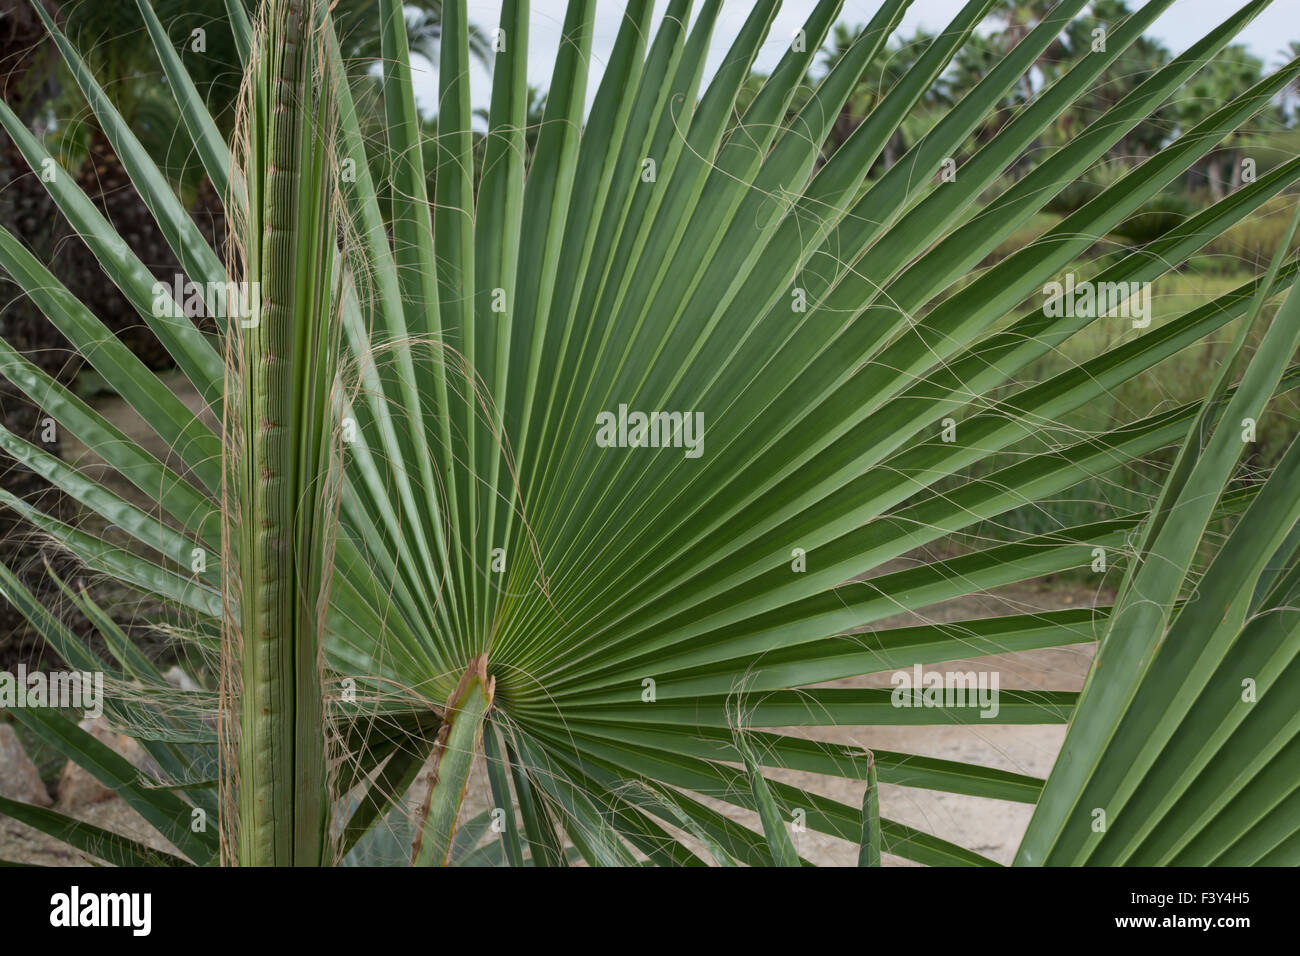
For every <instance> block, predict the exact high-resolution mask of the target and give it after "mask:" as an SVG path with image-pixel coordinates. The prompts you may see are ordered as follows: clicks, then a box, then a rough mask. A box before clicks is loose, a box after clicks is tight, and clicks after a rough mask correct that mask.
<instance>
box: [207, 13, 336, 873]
mask: <svg viewBox="0 0 1300 956" xmlns="http://www.w3.org/2000/svg"><path fill="white" fill-rule="evenodd" d="M320 7H321V0H268V3H267V4H266V6H265V7H264V17H265V20H264V22H263V24H262V28H261V30H260V31H259V36H260V40H261V45H260V47H259V48H258V51H257V53H256V57H257V59H256V62H255V64H254V70H253V74H252V83H251V87H250V89H249V90H248V92H247V96H248V97H249V101H248V130H247V155H246V156H244V157H242V159H243V163H244V169H245V170H246V175H247V182H248V197H249V211H248V216H247V220H246V227H245V229H244V231H243V246H244V254H245V257H246V264H247V278H248V280H249V282H250V283H257V284H256V285H253V286H252V289H253V290H255V292H254V295H253V296H252V297H251V298H252V301H255V302H258V303H260V309H259V311H258V313H257V314H255V315H241V316H240V317H239V318H240V321H239V322H235V321H232V323H231V325H232V329H236V330H238V329H240V326H241V325H242V326H244V327H243V328H242V330H241V338H242V342H241V345H242V348H241V356H240V357H241V359H242V368H241V370H240V374H239V376H238V382H239V388H240V393H239V396H238V399H239V412H238V413H237V414H238V416H239V417H238V422H239V425H240V429H239V432H238V433H237V434H235V435H233V436H228V438H227V446H228V451H227V453H228V454H231V455H236V456H237V457H238V460H237V462H235V463H234V466H233V467H232V468H231V469H230V470H229V471H228V478H227V482H228V488H229V486H230V485H231V484H233V485H234V488H235V489H236V493H237V501H236V504H237V507H234V508H228V509H227V515H228V520H229V521H230V522H232V526H231V527H230V528H229V533H228V535H227V540H228V541H237V542H238V548H239V551H238V574H239V577H238V585H239V593H240V603H239V615H238V632H239V650H240V655H239V668H240V674H241V681H242V689H241V694H242V696H241V702H240V704H241V706H240V710H239V723H240V728H239V732H240V737H239V761H238V763H239V790H238V792H239V843H238V846H239V862H240V863H241V865H277V866H286V865H298V866H304V865H305V866H313V865H319V864H321V863H322V862H323V861H324V858H325V855H326V825H327V818H328V814H327V812H326V807H327V802H326V796H325V795H326V778H325V752H324V749H325V746H324V740H325V733H324V702H323V694H322V686H321V673H320V661H319V656H320V648H321V634H322V632H323V630H324V611H325V608H326V598H327V595H328V582H329V577H330V574H329V571H330V568H331V567H332V557H331V554H332V538H331V537H329V536H328V534H327V529H329V528H331V527H332V526H333V522H334V515H333V509H332V506H331V504H330V502H331V494H330V491H331V489H332V488H333V487H334V486H335V483H336V482H335V476H336V471H337V469H336V466H335V464H334V459H335V454H334V452H335V449H334V447H333V442H334V437H335V435H336V434H337V433H336V429H335V428H334V427H333V418H334V412H333V404H332V401H333V386H334V377H335V370H336V367H337V355H338V335H337V323H336V321H335V316H334V304H333V298H334V297H333V295H332V290H331V283H330V276H331V274H332V272H333V270H334V252H335V238H334V237H335V232H336V217H335V212H334V205H333V191H334V182H333V172H332V170H333V159H332V155H331V153H332V147H331V143H330V141H329V136H328V130H329V129H330V126H329V119H330V112H329V105H330V101H329V89H330V84H329V82H328V81H327V79H326V78H325V77H323V75H322V73H323V69H324V63H323V57H321V56H320V53H319V50H318V42H319V38H318V31H317V29H316V26H317V25H318V23H319V22H320V16H321V9H320ZM227 563H229V562H227ZM227 623H228V625H233V624H234V622H233V621H228V622H227ZM232 637H233V635H232ZM232 643H233V642H232ZM229 646H231V644H228V647H229Z"/></svg>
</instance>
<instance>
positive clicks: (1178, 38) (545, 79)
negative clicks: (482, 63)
mask: <svg viewBox="0 0 1300 956" xmlns="http://www.w3.org/2000/svg"><path fill="white" fill-rule="evenodd" d="M1241 2H1242V0H1174V2H1173V3H1172V4H1171V5H1170V8H1169V9H1168V10H1167V11H1165V13H1164V14H1163V15H1162V16H1161V17H1160V18H1159V19H1158V20H1156V22H1155V25H1154V27H1153V28H1152V29H1151V30H1150V31H1149V32H1150V33H1151V34H1153V35H1154V36H1156V37H1158V38H1159V39H1160V40H1161V41H1162V42H1163V43H1164V44H1165V45H1166V46H1167V47H1169V48H1170V49H1171V50H1173V51H1174V52H1175V53H1178V52H1181V51H1182V50H1184V49H1185V48H1186V47H1188V46H1190V45H1191V44H1192V43H1194V42H1196V41H1197V40H1198V39H1200V38H1201V37H1202V36H1203V35H1204V34H1205V33H1207V32H1209V31H1210V29H1212V28H1213V27H1214V26H1215V25H1217V24H1218V23H1220V22H1222V21H1223V20H1224V19H1226V18H1227V17H1228V15H1229V13H1230V12H1231V11H1232V10H1235V9H1236V8H1238V7H1239V6H1241ZM963 4H964V0H914V2H913V3H912V6H911V8H910V9H909V10H908V12H907V15H906V16H905V17H904V18H903V23H902V27H901V28H900V29H901V31H902V32H904V33H911V32H912V31H913V30H915V29H916V28H917V27H924V28H925V29H926V30H929V31H931V32H937V31H939V30H941V29H942V28H943V27H945V26H947V25H948V23H949V22H950V21H951V20H952V18H953V17H954V16H955V15H956V14H957V12H958V11H959V10H960V9H961V7H962V6H963ZM566 6H567V2H566V0H533V3H532V19H531V28H530V29H531V36H530V38H529V46H530V54H529V70H528V77H529V82H530V83H532V84H533V85H534V86H539V87H542V88H543V89H545V88H546V87H548V86H550V73H551V67H552V65H553V62H554V56H555V50H556V47H557V46H558V43H559V37H560V30H561V27H562V25H563V20H564V10H565V8H566ZM667 6H668V4H667V0H658V2H657V3H656V4H655V8H656V10H655V13H656V17H655V22H656V24H657V22H658V19H659V18H660V17H662V15H663V11H664V10H665V9H666V8H667ZM695 6H696V7H698V6H699V4H698V3H697V4H696V5H695ZM813 6H814V4H813V2H812V0H785V3H783V4H782V5H781V9H780V11H779V12H778V13H777V16H776V21H775V23H774V24H773V27H772V30H771V33H770V35H769V37H770V38H769V40H768V42H767V44H766V45H765V46H764V48H763V49H762V51H761V52H760V53H759V57H758V61H757V64H756V65H757V68H758V69H760V70H764V71H766V70H769V69H771V68H772V67H773V66H774V65H775V64H776V62H777V61H778V60H779V59H780V57H781V53H782V52H783V50H784V48H785V44H786V43H788V41H789V38H790V35H791V34H792V33H793V32H794V31H795V30H796V29H797V28H798V27H800V26H801V25H802V24H803V22H804V20H805V19H806V18H807V16H808V13H809V12H810V11H811V10H812V8H813ZM878 6H879V3H878V2H876V0H845V3H844V9H843V12H842V14H841V16H840V20H841V22H843V23H846V24H853V25H856V24H862V23H866V22H867V21H868V20H870V19H871V16H872V15H873V14H874V13H875V11H876V9H877V7H878ZM1130 6H1131V7H1133V8H1135V9H1136V8H1137V7H1139V6H1140V3H1139V2H1131V3H1130ZM751 7H752V4H751V3H749V2H746V0H725V2H724V3H723V5H722V13H721V15H720V16H719V18H718V24H717V27H716V29H715V30H714V33H713V44H712V53H711V55H710V60H709V69H708V74H706V75H711V74H712V71H713V70H714V69H716V68H717V66H718V64H719V63H720V62H721V60H722V56H723V54H724V53H725V51H726V48H727V46H728V45H729V44H730V42H731V40H732V39H733V38H734V37H735V35H736V33H737V31H738V30H739V29H740V25H741V24H742V23H743V22H744V20H745V17H746V15H747V14H748V13H749V11H750V9H751ZM623 9H624V4H623V3H620V2H618V0H597V3H596V32H595V37H594V39H593V42H592V68H591V78H590V81H589V84H588V103H590V101H591V99H592V98H593V97H594V96H595V89H596V82H597V81H598V80H599V78H600V73H601V71H602V68H603V65H604V62H605V58H606V57H607V56H608V55H609V51H610V50H611V48H612V47H613V45H614V38H615V36H616V34H617V32H618V27H619V22H620V19H621V13H622V11H623ZM500 12H501V3H500V0H469V16H470V22H471V23H474V24H477V25H478V26H479V27H480V28H482V29H483V31H484V32H485V33H488V34H491V32H492V30H493V29H495V27H496V26H497V24H498V22H499V20H500ZM1238 40H1239V41H1240V42H1243V43H1245V44H1246V45H1247V46H1248V47H1250V49H1251V50H1252V51H1253V52H1254V53H1255V55H1257V56H1259V57H1261V58H1263V60H1264V62H1265V63H1266V64H1267V65H1269V66H1277V65H1280V64H1281V62H1282V56H1281V51H1282V50H1283V48H1284V47H1285V46H1286V43H1287V41H1290V40H1300V0H1274V3H1273V5H1272V6H1271V7H1270V8H1268V9H1267V10H1266V11H1265V12H1264V13H1262V14H1260V15H1259V16H1258V17H1257V18H1256V19H1255V20H1254V22H1252V23H1251V24H1250V25H1249V26H1248V27H1246V29H1245V30H1243V31H1242V32H1241V33H1240V34H1239V35H1238ZM426 67H427V64H426ZM471 88H472V90H473V100H474V105H475V106H476V107H485V106H487V104H488V96H489V78H488V73H487V71H486V70H485V69H483V68H481V67H478V66H476V67H475V68H474V72H473V75H472V77H471ZM416 91H417V97H418V98H419V100H420V105H421V109H422V110H425V111H427V112H429V113H433V112H435V111H436V107H435V104H436V98H437V77H436V74H435V73H434V71H433V70H431V69H427V68H426V69H425V70H423V71H422V75H420V76H417V77H416Z"/></svg>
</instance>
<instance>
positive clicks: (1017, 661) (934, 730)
mask: <svg viewBox="0 0 1300 956" xmlns="http://www.w3.org/2000/svg"><path fill="white" fill-rule="evenodd" d="M178 391H179V390H178ZM180 394H181V395H182V397H183V398H184V399H185V400H186V403H187V404H188V405H190V407H191V408H193V409H195V410H197V409H198V407H199V404H200V403H199V399H198V397H197V395H195V394H194V393H193V392H185V391H180ZM96 404H97V407H98V408H99V409H100V411H101V412H103V413H104V414H105V415H107V416H108V417H109V418H110V419H112V420H113V421H114V422H115V423H116V424H117V425H118V426H119V427H120V428H122V429H123V430H124V431H126V432H127V434H128V435H130V437H132V438H133V439H136V440H140V441H142V442H144V443H145V444H146V445H148V446H149V447H151V448H152V449H153V450H154V452H155V454H158V455H159V457H164V453H165V452H166V449H163V448H159V447H157V446H158V445H159V443H158V442H157V440H156V438H155V436H153V434H152V432H151V431H149V430H148V429H147V428H146V427H145V426H144V424H143V423H142V422H140V421H139V420H138V419H137V418H135V416H134V415H133V414H132V413H131V412H130V411H129V409H124V407H123V404H122V403H121V402H120V400H116V399H112V400H108V401H105V402H98V403H96ZM64 448H65V455H66V457H67V458H68V459H69V460H70V461H72V462H74V463H75V462H81V463H82V464H83V465H91V467H90V471H91V472H92V474H93V473H94V472H95V470H96V469H94V467H93V463H92V459H91V457H90V456H89V453H88V452H87V450H86V449H85V448H84V447H83V446H79V445H78V443H77V442H76V441H75V440H73V439H71V438H69V439H68V440H67V441H66V442H65V446H64ZM171 457H173V458H174V456H171ZM173 464H175V462H174V461H173ZM114 477H116V476H114ZM112 484H113V486H114V488H115V490H118V491H119V493H123V494H125V495H127V496H128V497H131V498H133V499H135V500H140V499H139V497H138V493H137V492H135V490H134V489H132V488H130V486H129V485H125V483H123V482H121V480H120V479H118V480H116V481H113V482H112ZM901 566H902V565H901V564H899V565H896V566H895V567H886V568H883V569H881V570H882V571H888V570H894V569H895V568H896V567H901ZM1105 597H1106V596H1105V595H1098V594H1095V593H1093V592H1092V591H1090V590H1087V589H1084V588H1082V587H1080V586H1079V585H1077V584H1070V583H1066V582H1062V581H1055V582H1053V581H1046V582H1031V583H1027V584H1022V585H1017V586H1014V587H1009V588H1001V589H999V590H998V591H997V592H996V594H977V595H970V596H967V597H964V598H961V599H960V600H956V601H949V602H946V603H944V604H941V605H936V606H933V607H931V608H927V609H926V612H925V616H924V619H922V618H920V617H918V616H916V615H904V616H900V617H898V618H894V619H891V620H889V621H882V622H881V623H880V625H878V626H879V627H897V626H901V625H905V624H911V623H917V622H918V621H920V620H926V621H952V620H962V619H968V618H974V617H985V616H992V615H996V614H1007V613H1012V612H1014V611H1026V610H1031V609H1032V610H1048V609H1054V608H1060V607H1069V606H1079V605H1089V604H1094V603H1103V600H1104V598H1105ZM1092 652H1093V648H1092V646H1091V645H1079V646H1075V647H1071V648H1062V649H1048V650H1039V651H1028V652H1021V653H1014V654H1005V655H997V656H994V657H985V658H980V659H978V661H966V662H954V663H953V664H952V665H948V664H942V665H932V666H931V668H929V669H934V670H971V669H983V670H996V671H998V672H999V674H1000V682H1001V687H1002V688H1003V689H1006V690H1012V689H1024V690H1078V689H1080V688H1081V687H1082V686H1083V679H1084V676H1085V675H1086V673H1087V669H1088V665H1089V662H1090V661H1091V659H1092ZM829 686H841V687H850V686H858V687H888V686H889V684H888V679H887V675H884V674H881V675H873V676H871V677H867V678H860V679H855V680H850V681H839V682H836V683H835V684H833V685H829ZM790 732H791V733H808V731H805V730H803V729H799V728H795V729H791V730H790ZM815 733H816V734H818V735H820V736H821V737H822V739H826V740H831V741H834V742H838V743H847V744H853V745H855V746H861V747H866V748H874V749H879V750H894V751H904V752H907V753H915V754H920V755H925V756H931V757H942V758H944V759H948V760H959V761H965V762H969V763H976V764H981V765H984V766H989V767H997V768H1001V769H1005V770H1010V771H1015V772H1017V773H1023V774H1030V775H1033V776H1039V777H1042V776H1045V775H1046V774H1047V773H1048V771H1049V770H1050V769H1051V766H1052V763H1053V761H1054V760H1055V757H1056V754H1057V752H1058V750H1059V749H1060V747H1061V742H1062V740H1063V739H1064V736H1065V727H1064V726H1063V725H1043V726H1034V725H1002V726H997V725H992V726H985V725H963V726H928V727H836V728H825V729H817V730H816V731H815ZM809 735H810V736H811V735H812V734H809ZM775 776H776V777H777V778H778V779H782V780H785V781H788V782H790V783H792V784H796V785H798V786H801V787H804V788H806V789H809V790H812V791H816V792H818V793H822V794H825V795H826V796H828V797H832V798H834V799H836V800H840V801H842V802H845V803H849V804H853V805H857V804H859V803H860V802H861V798H862V787H863V785H862V784H861V783H860V782H857V781H853V780H846V779H841V778H826V777H822V776H818V775H813V774H806V773H796V772H779V773H777V774H776V775H775ZM485 777H486V774H484V773H483V772H482V768H481V767H479V768H476V772H475V773H474V777H473V780H472V781H471V787H470V792H469V793H468V795H467V798H466V799H467V805H468V807H467V809H468V810H469V811H470V812H471V813H474V812H478V810H479V809H482V808H486V807H488V806H490V804H491V798H490V795H489V793H488V789H487V784H486V779H485ZM880 802H881V812H882V814H883V815H884V816H886V817H888V818H890V819H893V820H896V821H898V822H900V823H905V824H908V825H911V826H914V827H917V828H920V829H923V830H926V831H928V832H931V833H934V834H936V835H938V836H940V837H943V838H945V839H948V840H951V841H953V842H955V843H959V844H961V845H962V846H966V847H969V848H970V849H973V850H976V851H977V852H979V853H982V854H984V855H985V856H988V857H990V858H991V859H993V860H996V861H998V862H1001V863H1009V862H1010V861H1011V858H1012V857H1013V856H1014V853H1015V849H1016V846H1017V844H1018V842H1019V840H1020V837H1021V836H1022V834H1023V833H1024V829H1025V826H1026V825H1027V824H1028V822H1029V815H1030V810H1031V808H1030V807H1029V806H1028V805H1026V804H1019V803H1009V802H1005V801H1000V800H989V799H985V798H979V797H967V796H961V795H954V794H946V793H939V792H935V791H930V790H921V789H917V788H912V787H899V786H891V785H888V784H884V785H882V786H881V793H880ZM716 805H717V806H718V807H719V808H724V807H726V805H724V804H716ZM726 809H727V812H728V813H729V814H730V815H731V816H732V817H734V818H735V819H738V820H742V821H744V822H746V823H747V824H750V825H755V826H756V824H755V822H754V819H753V818H752V816H751V815H747V814H745V813H744V812H742V811H737V810H735V809H734V808H730V807H726ZM77 815H78V816H82V817H83V818H84V819H86V820H88V821H90V822H93V823H96V824H98V825H100V826H104V827H107V828H110V829H115V830H119V831H122V832H127V833H130V834H131V835H133V836H136V837H138V838H146V839H147V840H148V842H151V843H153V844H154V845H156V846H158V847H160V848H161V847H165V846H166V844H165V841H163V840H162V838H161V837H160V836H158V835H157V834H156V833H154V832H152V831H151V828H150V827H149V825H148V824H147V823H146V822H145V821H144V820H142V819H141V818H140V817H139V816H138V815H136V814H135V812H134V811H132V810H131V809H130V808H129V807H127V806H126V805H125V804H124V803H122V801H121V800H119V799H116V798H114V799H111V800H108V801H105V802H103V803H99V804H93V805H90V806H88V807H85V808H83V809H82V810H80V811H78V812H77ZM793 837H794V840H795V844H796V848H797V849H798V850H799V851H800V852H801V853H802V854H804V855H805V856H807V857H809V858H810V859H812V860H813V861H814V862H817V863H819V864H823V865H839V866H852V865H854V864H855V862H856V856H857V847H856V846H855V845H851V844H849V843H847V842H845V841H842V840H839V839H836V838H833V837H828V836H824V835H822V834H818V833H814V832H812V831H805V832H802V833H795V834H793ZM0 859H9V860H13V861H16V862H29V863H40V864H44V865H51V866H70V865H78V864H79V863H84V862H85V861H84V859H83V857H82V855H81V854H79V853H76V852H75V851H69V850H67V849H66V848H63V847H61V846H59V845H58V844H56V843H54V841H51V840H49V839H47V838H45V837H43V836H42V835H41V834H39V833H36V832H34V831H32V830H30V829H29V828H27V827H25V826H23V825H21V824H17V823H15V822H13V821H12V820H8V819H6V818H3V817H0ZM885 862H886V864H887V865H888V864H893V865H907V863H906V861H904V860H901V859H898V858H895V857H890V856H886V858H885Z"/></svg>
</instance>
